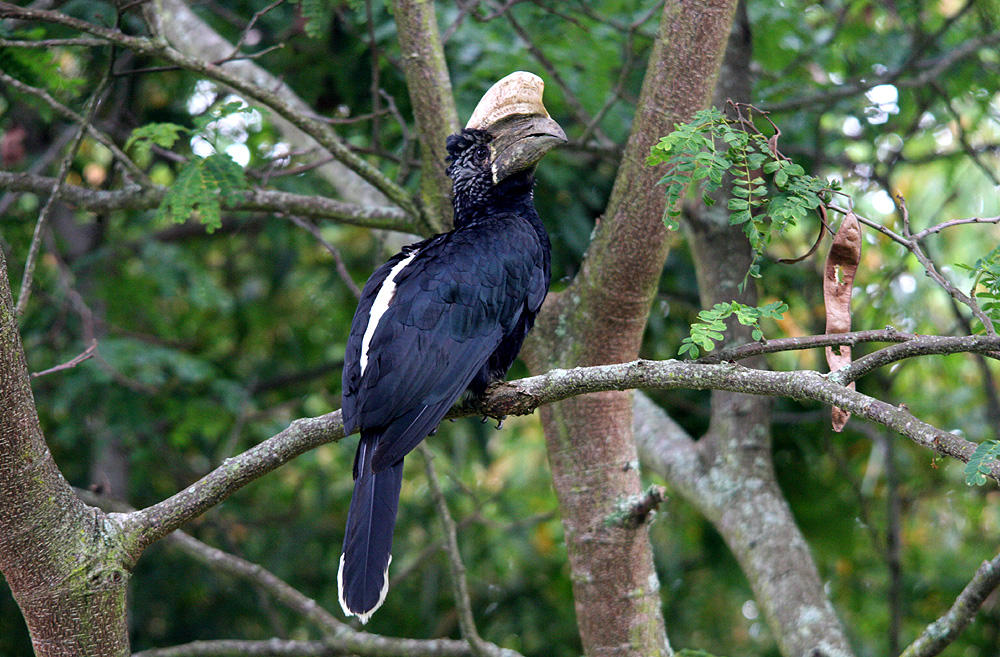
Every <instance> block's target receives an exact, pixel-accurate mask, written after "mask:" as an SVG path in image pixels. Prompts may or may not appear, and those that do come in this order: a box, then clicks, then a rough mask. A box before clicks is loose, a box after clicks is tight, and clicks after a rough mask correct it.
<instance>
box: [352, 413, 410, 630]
mask: <svg viewBox="0 0 1000 657" xmlns="http://www.w3.org/2000/svg"><path fill="white" fill-rule="evenodd" d="M378 440H379V435H378V434H375V433H369V432H366V431H362V432H361V442H360V443H358V453H357V455H356V456H355V460H354V496H353V497H352V498H351V507H350V509H349V510H348V512H347V530H346V532H345V534H344V553H343V554H342V555H341V557H340V571H339V572H338V574H337V586H338V587H339V589H340V606H341V607H343V608H344V613H345V614H347V615H348V616H351V615H354V616H357V617H358V618H359V619H360V620H361V622H362V623H367V622H368V619H369V618H370V617H371V615H372V614H373V613H375V610H376V609H378V608H379V607H380V606H382V603H383V602H384V601H385V594H386V592H387V591H388V590H389V562H390V561H391V560H392V556H391V555H390V551H391V550H392V533H393V530H394V529H395V527H396V509H397V508H399V487H400V484H401V483H402V481H403V460H402V459H400V460H399V461H398V462H397V463H395V464H393V465H391V466H389V467H388V468H385V469H382V470H379V471H378V472H373V471H372V458H373V456H374V454H375V446H376V444H378Z"/></svg>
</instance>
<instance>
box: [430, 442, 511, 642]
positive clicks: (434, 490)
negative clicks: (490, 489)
mask: <svg viewBox="0 0 1000 657" xmlns="http://www.w3.org/2000/svg"><path fill="white" fill-rule="evenodd" d="M420 455H421V456H422V457H423V458H424V466H425V469H426V471H427V483H428V484H429V485H430V489H431V496H432V497H433V498H434V502H435V504H436V505H437V509H438V515H440V516H441V525H442V527H443V528H444V536H445V543H444V546H445V551H446V552H447V554H448V566H449V570H450V571H451V580H452V582H451V583H452V586H453V587H454V589H455V606H457V607H458V625H459V627H460V628H461V630H462V636H464V637H465V640H466V641H468V642H469V646H470V647H471V648H472V652H473V654H475V655H476V656H477V657H487V655H495V654H497V653H498V651H496V650H492V649H491V648H495V646H491V645H490V644H488V643H486V642H485V641H483V638H482V637H481V636H479V630H477V629H476V621H475V618H474V617H473V615H472V602H471V600H470V598H469V583H468V581H467V580H466V578H465V564H464V563H462V553H461V551H460V550H459V549H458V531H457V530H456V528H455V520H454V519H453V518H452V517H451V512H450V511H449V510H448V501H447V500H445V498H444V493H442V492H441V484H440V483H439V482H438V477H437V472H435V471H434V456H433V455H432V454H431V451H430V449H428V448H427V444H426V443H421V444H420Z"/></svg>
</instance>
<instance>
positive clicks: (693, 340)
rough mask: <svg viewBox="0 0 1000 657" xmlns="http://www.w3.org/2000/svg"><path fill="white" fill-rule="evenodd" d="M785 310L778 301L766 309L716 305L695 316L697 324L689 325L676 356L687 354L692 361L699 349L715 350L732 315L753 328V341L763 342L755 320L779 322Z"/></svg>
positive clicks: (737, 303)
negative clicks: (689, 327)
mask: <svg viewBox="0 0 1000 657" xmlns="http://www.w3.org/2000/svg"><path fill="white" fill-rule="evenodd" d="M787 310H788V304H786V303H784V302H781V301H774V302H772V303H769V304H767V305H766V306H747V305H744V304H742V303H739V302H738V301H730V302H729V303H717V304H715V306H714V307H712V308H711V309H709V310H702V311H701V312H700V313H698V319H700V320H701V321H700V322H698V323H695V324H692V325H691V335H690V336H688V337H686V338H684V340H683V341H682V342H681V348H680V350H679V351H678V355H680V356H683V355H684V354H689V355H690V356H691V357H692V358H697V357H698V354H699V351H698V349H699V347H700V348H701V349H704V350H705V351H712V350H713V349H715V343H716V342H719V341H721V340H722V339H723V338H724V337H725V335H724V333H725V330H726V324H725V320H726V319H727V318H729V317H730V316H733V315H735V316H736V319H737V321H739V323H740V324H742V325H744V326H752V327H753V339H754V340H763V339H764V332H763V331H762V330H761V328H760V324H758V320H760V319H761V318H762V317H770V318H771V319H781V318H782V316H783V314H784V313H785V311H787Z"/></svg>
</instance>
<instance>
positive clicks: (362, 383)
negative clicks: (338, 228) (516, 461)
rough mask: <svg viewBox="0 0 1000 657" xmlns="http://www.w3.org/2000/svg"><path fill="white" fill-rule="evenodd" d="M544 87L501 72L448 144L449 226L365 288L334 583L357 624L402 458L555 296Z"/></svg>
mask: <svg viewBox="0 0 1000 657" xmlns="http://www.w3.org/2000/svg"><path fill="white" fill-rule="evenodd" d="M542 89H543V83H542V80H541V78H539V77H537V76H535V75H532V74H531V73H525V72H517V73H512V74H511V75H508V76H507V77H506V78H504V79H502V80H500V81H499V82H497V83H496V84H495V85H493V87H492V88H491V89H490V90H489V91H487V93H486V95H485V96H483V98H482V100H481V101H480V102H479V104H478V105H477V106H476V109H475V111H474V112H473V114H472V118H470V119H469V123H468V125H467V126H466V127H465V129H464V130H462V131H461V132H460V133H459V134H457V135H452V136H450V137H449V138H448V140H447V149H448V162H449V164H448V175H449V177H450V178H451V180H452V186H453V201H452V202H453V207H454V210H455V213H454V214H455V220H454V221H455V224H454V225H455V228H454V230H452V231H450V232H447V233H442V234H440V235H435V236H434V237H431V238H430V239H427V240H424V241H422V242H418V243H416V244H412V245H410V246H407V247H405V248H404V249H403V250H402V252H401V253H399V254H397V255H396V256H394V257H392V258H390V259H389V261H388V262H386V263H385V264H384V265H382V266H381V267H379V268H378V269H377V270H376V271H375V273H374V274H372V276H371V278H369V279H368V282H367V284H366V285H365V287H364V290H363V291H362V293H361V299H360V301H359V302H358V309H357V311H356V312H355V314H354V320H353V321H352V323H351V332H350V335H349V336H348V338H347V353H346V355H345V358H344V372H343V402H342V406H341V410H342V414H343V420H344V432H345V434H347V435H350V434H351V433H353V432H354V431H356V430H360V431H361V440H360V442H359V443H358V451H357V453H356V454H355V456H354V495H353V497H352V498H351V505H350V508H349V510H348V513H347V529H346V532H345V536H344V552H343V554H342V555H341V557H340V570H339V572H338V575H337V584H338V587H339V591H340V604H341V606H342V607H343V609H344V613H345V614H347V615H348V616H350V615H356V616H357V617H358V618H359V619H360V620H361V622H362V623H365V622H367V621H368V619H369V618H370V617H371V615H372V613H374V612H375V610H376V609H378V608H379V606H381V604H382V602H383V601H384V600H385V595H386V592H387V590H388V586H389V580H388V568H389V562H390V561H391V560H392V557H391V556H390V550H391V547H392V534H393V530H394V528H395V524H396V509H397V507H398V506H399V489H400V483H401V481H402V478H403V457H404V456H406V455H407V454H408V453H409V452H410V451H411V450H412V449H413V448H414V447H416V446H417V444H418V443H419V442H420V441H421V440H423V439H424V437H426V436H427V435H429V434H430V433H431V432H433V431H434V430H435V429H436V428H437V426H438V424H439V423H440V422H441V419H442V418H443V417H444V415H445V414H446V413H447V412H448V410H449V409H450V408H451V407H452V405H453V404H454V403H455V402H456V401H457V400H458V399H459V397H461V396H462V395H463V393H465V392H466V391H468V392H470V393H471V394H472V395H482V394H483V392H484V391H485V389H486V388H487V386H489V385H490V384H491V383H493V382H495V381H498V380H502V379H503V378H504V376H506V374H507V370H508V369H510V366H511V364H512V363H513V362H514V358H515V357H516V356H517V353H518V351H519V350H520V348H521V343H522V342H523V341H524V337H525V335H526V334H527V332H528V330H529V329H530V328H531V326H532V324H533V323H534V320H535V314H536V313H537V312H538V309H539V308H540V307H541V305H542V301H543V300H544V299H545V295H546V293H547V292H548V288H549V269H550V266H549V262H550V255H549V251H550V246H549V237H548V235H547V233H546V232H545V227H544V226H543V225H542V222H541V220H540V219H539V217H538V213H537V212H536V211H535V206H534V203H533V200H532V188H533V186H534V177H533V172H534V168H535V165H536V164H537V163H538V161H539V160H540V159H541V158H542V156H543V155H545V153H546V152H547V151H548V150H550V149H551V148H552V147H554V146H556V145H557V144H561V143H564V142H565V141H566V135H565V133H563V131H562V128H560V127H559V125H558V124H557V123H556V122H555V121H553V120H552V119H551V118H550V117H549V115H548V112H546V111H545V107H544V105H543V104H542Z"/></svg>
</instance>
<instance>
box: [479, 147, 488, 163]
mask: <svg viewBox="0 0 1000 657" xmlns="http://www.w3.org/2000/svg"><path fill="white" fill-rule="evenodd" d="M489 156H490V149H489V148H488V147H486V146H480V147H479V148H477V149H476V159H478V160H485V159H487V158H488V157H489Z"/></svg>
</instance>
